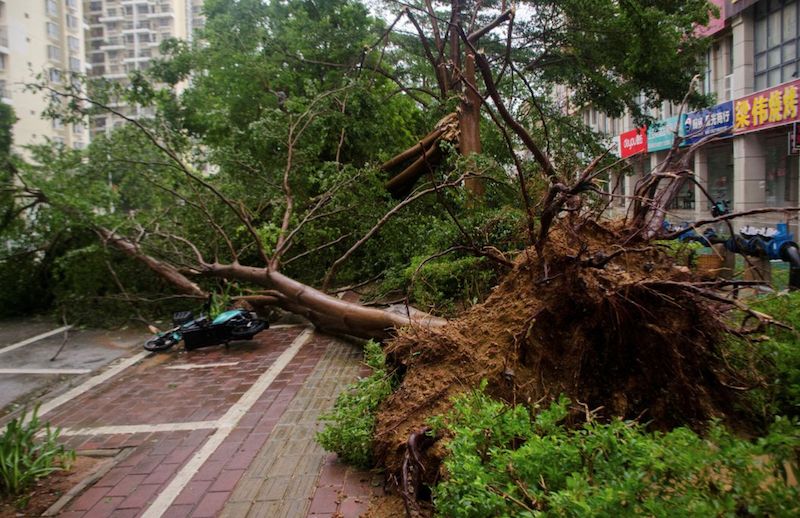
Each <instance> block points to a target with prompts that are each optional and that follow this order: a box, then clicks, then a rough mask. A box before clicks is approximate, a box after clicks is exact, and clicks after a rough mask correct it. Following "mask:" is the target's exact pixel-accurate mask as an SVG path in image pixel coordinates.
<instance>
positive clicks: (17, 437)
mask: <svg viewBox="0 0 800 518" xmlns="http://www.w3.org/2000/svg"><path fill="white" fill-rule="evenodd" d="M38 410H39V407H38V406H37V407H36V408H35V409H34V410H33V414H32V415H31V419H30V420H29V421H28V422H27V423H26V422H25V415H26V411H25V410H23V411H22V414H21V415H20V416H19V417H16V418H14V419H12V420H11V422H9V423H8V425H6V430H5V432H4V433H3V435H2V437H0V490H2V493H3V494H5V495H9V496H12V497H16V496H19V495H21V494H22V493H23V492H24V491H25V490H26V489H27V488H28V487H30V485H31V484H33V483H34V482H35V481H36V480H38V479H40V478H42V477H45V476H47V475H49V474H50V473H53V472H54V471H58V470H62V469H66V470H69V466H70V462H72V461H73V460H75V452H73V451H68V450H66V449H65V448H64V446H63V445H58V444H56V440H57V439H58V434H59V429H58V428H56V429H55V430H52V429H51V428H50V425H49V424H42V423H41V422H40V421H39V418H38V417H37V415H36V412H37V411H38ZM37 434H38V435H41V437H40V438H38V439H37V438H36V436H37Z"/></svg>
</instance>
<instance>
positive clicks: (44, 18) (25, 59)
mask: <svg viewBox="0 0 800 518" xmlns="http://www.w3.org/2000/svg"><path fill="white" fill-rule="evenodd" d="M86 29H87V25H86V23H85V22H84V19H83V4H82V3H81V0H30V1H22V0H0V99H2V102H4V103H6V104H9V105H11V106H12V107H13V108H14V111H15V113H16V115H17V118H18V119H19V120H18V122H17V123H16V124H15V125H14V127H13V132H14V144H15V147H16V149H17V150H20V151H22V146H25V145H29V144H42V143H44V142H45V139H46V138H50V139H52V140H53V141H55V142H58V143H61V144H64V145H66V146H70V147H74V148H76V149H82V148H83V147H85V146H86V144H87V143H88V141H89V131H88V129H87V128H86V127H85V125H84V124H61V123H59V122H54V121H51V120H49V119H44V118H42V116H41V113H42V111H43V110H45V109H46V107H47V102H48V101H47V98H46V97H45V96H44V95H42V94H41V93H35V92H31V91H26V90H25V84H27V83H34V82H36V81H37V76H39V75H43V76H44V77H45V78H49V80H50V81H51V82H53V83H60V82H61V81H63V80H67V79H66V78H67V76H68V72H79V73H83V72H86V70H87V66H86V62H85V48H86V46H85V38H84V34H85V30H86Z"/></svg>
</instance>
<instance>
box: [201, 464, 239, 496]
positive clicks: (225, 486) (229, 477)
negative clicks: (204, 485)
mask: <svg viewBox="0 0 800 518" xmlns="http://www.w3.org/2000/svg"><path fill="white" fill-rule="evenodd" d="M244 472H245V470H243V469H239V470H225V471H223V472H222V473H220V475H219V478H217V480H215V481H214V483H213V484H212V485H211V488H210V489H209V491H212V492H213V491H233V488H234V487H236V484H237V483H238V482H239V479H241V478H242V475H244Z"/></svg>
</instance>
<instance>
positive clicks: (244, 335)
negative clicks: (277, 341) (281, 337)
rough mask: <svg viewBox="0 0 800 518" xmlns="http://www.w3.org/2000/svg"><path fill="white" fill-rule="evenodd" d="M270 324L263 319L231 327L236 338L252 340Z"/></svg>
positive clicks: (232, 336) (233, 336)
mask: <svg viewBox="0 0 800 518" xmlns="http://www.w3.org/2000/svg"><path fill="white" fill-rule="evenodd" d="M268 326H269V323H267V322H265V321H263V320H250V321H248V322H247V323H246V324H239V325H237V326H236V327H234V328H232V329H231V338H233V339H234V340H250V339H251V338H253V337H254V336H256V335H257V334H258V333H260V332H261V331H263V330H264V329H266V328H267V327H268Z"/></svg>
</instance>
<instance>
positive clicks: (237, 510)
mask: <svg viewBox="0 0 800 518" xmlns="http://www.w3.org/2000/svg"><path fill="white" fill-rule="evenodd" d="M253 505H254V504H252V503H250V502H231V501H230V500H228V502H227V503H226V504H225V506H224V507H223V508H222V511H221V512H220V513H219V518H244V517H245V516H247V515H248V513H249V512H250V508H251V507H252V506H253ZM256 516H259V517H260V518H261V517H263V518H266V517H267V516H272V515H270V514H261V515H256Z"/></svg>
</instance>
